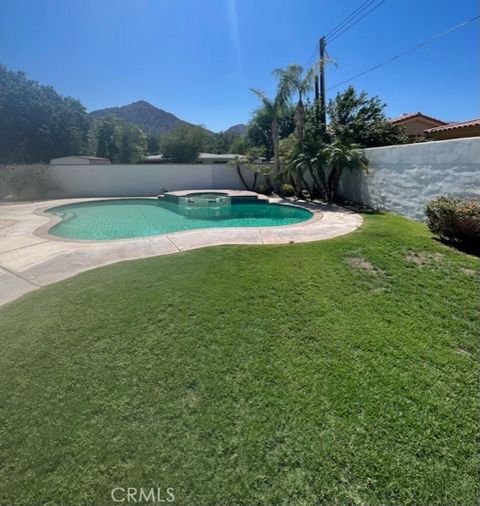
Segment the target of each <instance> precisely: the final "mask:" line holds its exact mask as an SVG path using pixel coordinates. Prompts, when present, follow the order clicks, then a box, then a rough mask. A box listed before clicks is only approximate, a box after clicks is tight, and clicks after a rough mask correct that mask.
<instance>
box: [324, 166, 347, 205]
mask: <svg viewBox="0 0 480 506" xmlns="http://www.w3.org/2000/svg"><path fill="white" fill-rule="evenodd" d="M342 172H343V167H342V166H341V165H334V166H333V167H332V170H331V171H330V174H329V176H328V194H327V198H328V202H329V203H330V204H333V203H334V202H335V200H336V198H337V191H338V185H339V183H340V176H341V175H342Z"/></svg>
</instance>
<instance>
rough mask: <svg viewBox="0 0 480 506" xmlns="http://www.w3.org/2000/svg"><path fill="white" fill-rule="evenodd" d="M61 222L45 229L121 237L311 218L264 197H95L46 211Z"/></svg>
mask: <svg viewBox="0 0 480 506" xmlns="http://www.w3.org/2000/svg"><path fill="white" fill-rule="evenodd" d="M47 213H51V214H55V215H57V216H60V217H61V218H62V221H61V222H59V223H57V224H56V225H54V226H53V227H51V228H50V230H49V233H50V234H52V235H56V236H58V237H64V238H68V239H90V240H104V239H126V238H130V237H143V236H151V235H159V234H167V233H171V232H179V231H182V230H193V229H200V228H225V227H274V226H280V225H293V224H295V223H301V222H302V221H306V220H308V219H310V218H311V217H312V213H310V211H307V210H306V209H302V208H300V207H294V206H285V205H280V204H269V203H266V202H261V201H260V202H255V201H254V202H239V203H237V202H232V204H231V205H229V206H212V207H194V206H192V207H189V206H188V205H179V204H177V203H175V202H169V201H164V200H156V199H119V200H97V201H91V202H81V203H78V204H68V205H65V206H59V207H54V208H51V209H48V210H47Z"/></svg>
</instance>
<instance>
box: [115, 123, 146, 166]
mask: <svg viewBox="0 0 480 506" xmlns="http://www.w3.org/2000/svg"><path fill="white" fill-rule="evenodd" d="M146 150H147V138H146V136H145V134H144V133H143V131H142V129H141V128H139V127H138V126H136V125H133V124H132V123H121V125H120V149H119V154H118V158H117V159H115V160H114V161H116V162H119V163H138V162H140V161H141V160H143V158H144V157H145V153H146Z"/></svg>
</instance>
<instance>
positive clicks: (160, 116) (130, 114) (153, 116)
mask: <svg viewBox="0 0 480 506" xmlns="http://www.w3.org/2000/svg"><path fill="white" fill-rule="evenodd" d="M109 114H112V115H113V116H116V117H117V118H119V119H122V120H123V121H128V122H130V123H134V124H135V125H138V126H139V127H140V128H141V129H142V130H143V131H144V132H146V133H156V134H164V133H166V132H169V131H170V130H172V128H174V127H175V126H176V125H178V124H184V125H189V126H195V125H192V124H191V123H188V122H187V121H183V120H181V119H180V118H177V117H176V116H175V115H174V114H172V113H170V112H167V111H164V110H162V109H158V108H157V107H155V106H153V105H152V104H149V103H148V102H145V101H144V100H139V101H138V102H133V103H132V104H129V105H124V106H122V107H109V108H107V109H99V110H98V111H93V112H91V113H90V116H92V117H93V118H95V119H102V118H104V117H105V116H108V115H109Z"/></svg>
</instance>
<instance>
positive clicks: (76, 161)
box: [50, 155, 110, 165]
mask: <svg viewBox="0 0 480 506" xmlns="http://www.w3.org/2000/svg"><path fill="white" fill-rule="evenodd" d="M50 165H110V160H109V159H108V158H100V157H98V156H80V155H70V156H62V157H61V158H52V159H51V160H50Z"/></svg>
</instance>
